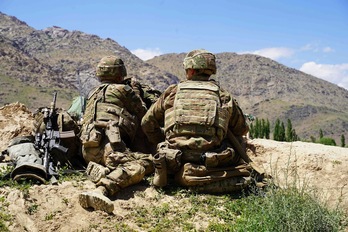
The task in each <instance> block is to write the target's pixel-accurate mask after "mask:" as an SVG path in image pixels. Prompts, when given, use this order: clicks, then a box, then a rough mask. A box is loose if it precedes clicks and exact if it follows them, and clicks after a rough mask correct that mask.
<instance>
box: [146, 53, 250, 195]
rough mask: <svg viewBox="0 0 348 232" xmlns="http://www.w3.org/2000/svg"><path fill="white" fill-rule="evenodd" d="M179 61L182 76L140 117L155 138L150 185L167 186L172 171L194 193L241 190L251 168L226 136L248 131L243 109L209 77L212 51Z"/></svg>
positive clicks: (149, 134) (177, 179)
mask: <svg viewBox="0 0 348 232" xmlns="http://www.w3.org/2000/svg"><path fill="white" fill-rule="evenodd" d="M183 64H184V68H185V71H186V77H187V80H186V81H182V82H180V83H179V84H177V85H171V86H169V87H168V88H167V89H166V90H165V91H164V93H163V94H162V95H161V96H160V98H159V99H158V100H157V102H156V103H155V104H153V105H152V106H151V108H150V109H149V110H148V111H147V113H146V114H145V116H144V117H143V119H142V122H141V125H142V128H143V131H144V133H145V134H146V135H147V137H148V139H149V140H150V142H152V143H154V144H158V143H159V144H158V146H157V153H156V155H155V156H154V163H155V176H154V180H153V184H154V185H155V186H158V187H163V186H166V185H167V174H172V175H174V177H175V180H176V182H177V183H178V184H180V185H182V186H186V187H188V188H189V189H192V190H195V191H198V192H212V193H222V192H231V191H235V190H241V189H242V188H244V187H246V186H247V185H248V184H249V183H250V182H251V177H250V171H251V168H250V165H248V164H247V162H248V161H246V160H243V159H241V154H239V153H238V152H236V148H235V147H233V146H232V142H235V140H233V141H231V136H233V138H235V139H236V137H240V138H241V137H242V136H244V135H246V133H247V132H248V130H249V128H248V125H247V123H246V120H245V117H244V114H243V112H242V110H241V108H240V107H239V106H238V104H237V101H236V100H235V99H234V98H233V97H232V96H231V95H230V94H229V93H228V92H226V91H224V90H223V89H221V88H220V86H219V85H218V83H216V82H215V81H214V80H210V76H211V75H212V74H215V73H216V63H215V56H214V55H213V54H212V53H210V52H208V51H206V50H203V49H202V50H193V51H191V52H189V53H188V54H187V55H186V58H185V59H184V62H183ZM162 128H163V129H162ZM234 136H236V137H234ZM162 141H164V142H162ZM239 145H240V144H239ZM244 161H246V162H244Z"/></svg>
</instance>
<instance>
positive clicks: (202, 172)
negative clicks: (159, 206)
mask: <svg viewBox="0 0 348 232" xmlns="http://www.w3.org/2000/svg"><path fill="white" fill-rule="evenodd" d="M250 174H251V167H250V166H249V165H248V164H241V165H238V166H234V167H224V168H207V167H205V166H204V165H197V164H191V163H186V164H185V165H184V166H183V167H182V168H181V169H180V171H179V172H178V173H177V174H176V175H175V179H176V181H177V182H178V183H179V184H181V185H182V186H195V185H204V184H208V183H212V182H216V181H221V180H224V179H228V178H231V177H237V176H242V177H248V176H250Z"/></svg>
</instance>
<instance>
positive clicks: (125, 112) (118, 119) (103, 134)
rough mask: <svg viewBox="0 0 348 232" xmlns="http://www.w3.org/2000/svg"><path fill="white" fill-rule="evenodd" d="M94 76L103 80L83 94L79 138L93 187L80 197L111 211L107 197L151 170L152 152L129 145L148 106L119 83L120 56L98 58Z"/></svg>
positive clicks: (87, 203) (85, 202)
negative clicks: (140, 150)
mask: <svg viewBox="0 0 348 232" xmlns="http://www.w3.org/2000/svg"><path fill="white" fill-rule="evenodd" d="M96 75H97V76H98V77H99V79H100V81H101V83H102V84H101V85H100V86H99V87H97V88H96V89H95V90H94V91H93V92H92V94H90V96H89V97H88V100H87V106H86V111H85V114H84V119H83V123H82V128H81V133H80V138H81V141H82V154H83V157H84V159H85V160H86V162H87V163H88V166H87V168H86V173H87V175H88V176H89V177H90V179H91V180H92V181H93V182H94V183H96V186H97V189H96V190H95V191H92V192H84V193H81V194H80V195H79V202H80V205H81V206H82V207H84V208H94V209H95V210H103V211H106V212H108V213H111V212H112V211H113V209H114V205H113V203H112V201H111V200H110V199H109V198H108V197H110V196H112V195H114V194H115V193H117V192H118V191H119V190H120V189H122V188H125V187H127V186H130V185H133V184H136V183H139V182H140V181H141V180H142V179H143V177H144V175H147V174H150V173H152V172H153V165H152V156H151V155H149V154H145V153H141V152H135V151H132V149H131V148H132V143H133V141H134V139H135V136H136V132H137V131H138V127H140V121H141V119H142V117H143V116H144V114H145V112H146V110H147V108H146V106H145V104H144V103H143V101H142V100H141V98H140V97H139V96H138V95H137V94H136V93H135V92H134V91H133V89H132V88H131V86H129V85H127V84H123V83H122V82H123V80H124V77H125V76H126V75H127V72H126V68H125V66H124V63H123V61H122V60H121V59H119V58H117V57H115V56H106V57H104V58H102V59H101V61H100V62H99V64H98V66H97V70H96Z"/></svg>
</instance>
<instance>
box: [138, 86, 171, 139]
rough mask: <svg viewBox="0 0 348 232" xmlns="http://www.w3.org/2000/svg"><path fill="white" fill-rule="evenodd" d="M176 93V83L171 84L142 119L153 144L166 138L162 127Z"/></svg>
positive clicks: (144, 128)
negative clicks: (166, 112) (165, 114)
mask: <svg viewBox="0 0 348 232" xmlns="http://www.w3.org/2000/svg"><path fill="white" fill-rule="evenodd" d="M175 93H176V85H171V86H169V87H168V88H167V89H166V90H165V91H164V92H163V94H162V95H161V96H160V97H159V98H158V100H157V101H156V102H155V103H154V104H153V105H152V106H151V107H150V109H149V110H148V111H147V112H146V114H145V116H144V117H143V119H142V121H141V127H142V129H143V131H144V133H145V134H146V136H147V138H148V140H149V141H150V142H151V143H153V144H157V143H159V142H162V141H164V139H165V135H164V132H163V129H162V127H163V126H164V113H165V111H166V110H167V109H169V108H171V107H173V104H174V98H175Z"/></svg>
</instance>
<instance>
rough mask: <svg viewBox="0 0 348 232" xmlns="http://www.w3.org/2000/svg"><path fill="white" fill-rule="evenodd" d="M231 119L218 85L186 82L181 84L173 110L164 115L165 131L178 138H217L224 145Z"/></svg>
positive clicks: (205, 82)
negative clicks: (224, 106)
mask: <svg viewBox="0 0 348 232" xmlns="http://www.w3.org/2000/svg"><path fill="white" fill-rule="evenodd" d="M229 118H230V115H229V113H228V111H227V110H226V109H224V108H222V107H221V102H220V96H219V87H218V86H217V85H216V84H215V83H213V82H210V81H185V82H182V83H179V84H178V87H177V92H176V96H175V100H174V105H173V107H172V108H170V109H168V110H166V111H165V128H164V129H165V132H167V131H169V130H171V131H172V132H173V133H174V135H175V136H217V137H218V138H219V140H220V141H222V139H223V138H224V137H225V135H226V132H227V127H228V123H229Z"/></svg>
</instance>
